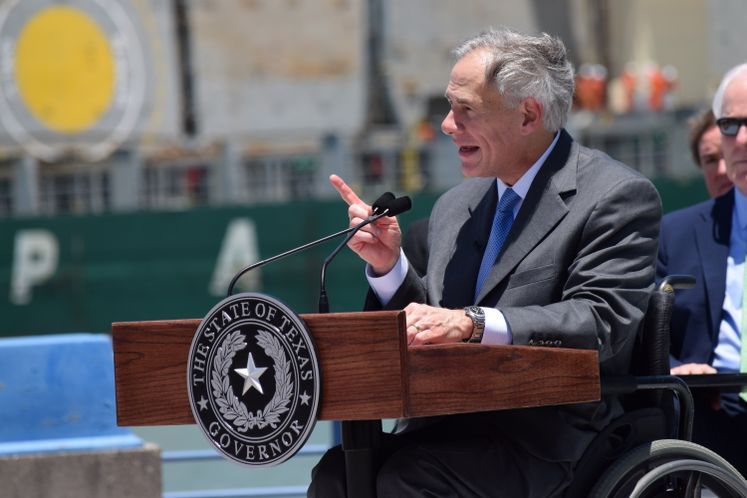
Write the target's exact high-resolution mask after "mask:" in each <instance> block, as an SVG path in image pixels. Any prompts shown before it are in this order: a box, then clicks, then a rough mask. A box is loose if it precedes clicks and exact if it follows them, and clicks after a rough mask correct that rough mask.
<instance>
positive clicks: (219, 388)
mask: <svg viewBox="0 0 747 498" xmlns="http://www.w3.org/2000/svg"><path fill="white" fill-rule="evenodd" d="M257 344H258V345H259V346H260V347H262V349H264V351H265V354H267V356H269V357H270V358H272V359H273V361H274V362H275V385H276V389H275V395H274V396H273V397H272V399H271V400H270V402H269V403H267V405H265V407H264V409H262V410H257V413H256V414H254V413H251V412H249V410H247V408H246V405H244V403H243V402H242V401H241V400H240V399H239V398H238V397H237V396H236V395H235V394H234V393H233V390H232V389H231V384H230V382H229V380H228V369H229V368H230V367H231V363H232V361H233V357H234V356H235V355H236V353H237V352H238V351H241V350H242V349H244V348H245V347H246V342H245V341H244V336H243V334H242V333H241V331H239V330H237V331H235V332H232V333H231V334H229V335H228V336H227V337H226V338H225V339H224V340H223V342H222V343H221V345H220V347H219V348H218V351H217V352H216V353H215V361H214V362H213V369H212V372H211V379H210V384H211V386H212V387H213V396H215V402H216V404H217V405H218V409H219V410H220V413H221V415H223V418H224V419H226V420H227V421H229V422H231V423H232V424H233V425H234V426H235V427H236V430H238V431H239V432H242V433H243V432H246V431H247V430H249V429H254V427H255V426H257V427H258V428H259V429H264V428H265V427H267V426H268V425H269V426H270V427H272V428H273V429H276V428H277V424H279V423H280V415H282V414H283V413H285V412H287V411H288V410H289V408H288V403H290V399H291V394H292V392H293V381H292V380H291V374H290V363H289V362H288V360H287V359H286V358H285V354H284V353H283V347H282V345H281V344H280V341H278V340H277V339H276V338H275V337H273V335H272V334H270V333H269V332H267V331H265V330H260V331H259V332H258V333H257Z"/></svg>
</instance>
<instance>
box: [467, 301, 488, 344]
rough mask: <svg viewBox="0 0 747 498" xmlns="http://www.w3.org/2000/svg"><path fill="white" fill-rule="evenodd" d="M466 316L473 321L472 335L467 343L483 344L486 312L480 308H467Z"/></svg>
mask: <svg viewBox="0 0 747 498" xmlns="http://www.w3.org/2000/svg"><path fill="white" fill-rule="evenodd" d="M464 314H465V315H467V316H468V317H469V318H470V320H472V335H471V336H470V338H469V339H467V342H481V341H482V334H483V332H485V312H484V311H483V309H482V308H481V307H479V306H467V307H466V308H464Z"/></svg>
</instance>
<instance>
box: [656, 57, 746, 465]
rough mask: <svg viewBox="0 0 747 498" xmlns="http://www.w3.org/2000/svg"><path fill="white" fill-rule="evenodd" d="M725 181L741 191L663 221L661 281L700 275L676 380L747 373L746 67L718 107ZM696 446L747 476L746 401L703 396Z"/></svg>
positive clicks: (679, 344) (681, 328)
mask: <svg viewBox="0 0 747 498" xmlns="http://www.w3.org/2000/svg"><path fill="white" fill-rule="evenodd" d="M713 113H714V116H715V117H716V125H717V126H718V129H719V131H720V133H721V149H722V152H723V156H724V160H725V162H726V174H727V176H728V177H729V179H730V180H731V181H732V182H733V183H734V186H735V187H736V188H733V189H731V190H729V191H728V192H727V193H725V194H723V195H721V196H719V197H717V198H715V199H711V200H709V201H706V202H703V203H701V204H697V205H695V206H691V207H689V208H685V209H682V210H679V211H675V212H673V213H670V214H668V215H667V216H665V217H664V219H663V220H662V225H661V235H660V238H659V257H658V264H657V276H658V277H659V278H661V277H663V276H665V275H667V274H683V273H684V274H690V275H694V276H695V278H696V280H697V283H696V286H695V288H694V289H691V290H685V291H681V292H678V294H677V297H676V299H675V304H674V311H673V314H672V323H671V325H672V344H671V364H672V365H671V366H672V373H673V374H675V375H688V374H709V373H717V372H722V373H734V372H740V371H741V372H745V371H747V350H745V351H744V352H743V351H742V349H743V344H744V345H745V347H747V341H743V340H742V337H743V335H745V334H747V309H746V308H747V306H745V304H747V299H745V298H747V295H745V292H744V287H745V285H744V283H745V277H746V276H747V275H746V274H745V270H747V264H745V253H746V252H747V64H742V65H739V66H736V67H735V68H733V69H732V70H730V71H729V72H728V73H726V75H725V76H724V78H723V80H722V81H721V84H720V85H719V88H718V90H717V91H716V95H715V96H714V99H713ZM695 394H696V414H695V426H694V431H693V440H694V441H695V442H697V443H700V444H703V445H704V446H707V447H709V448H711V449H713V450H715V451H716V452H717V453H719V454H720V455H721V456H723V457H725V458H726V459H727V460H729V461H730V462H731V463H732V464H733V465H734V466H735V467H737V469H738V470H739V471H740V472H741V473H742V474H743V475H745V474H746V473H747V451H744V441H746V440H747V393H743V394H742V395H740V394H739V393H721V394H719V393H718V392H716V393H707V392H703V391H700V392H698V391H696V393H695Z"/></svg>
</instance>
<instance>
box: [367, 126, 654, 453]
mask: <svg viewBox="0 0 747 498" xmlns="http://www.w3.org/2000/svg"><path fill="white" fill-rule="evenodd" d="M496 197H497V192H496V186H495V180H494V179H491V178H487V179H470V180H466V181H465V182H463V183H462V184H460V185H458V186H456V187H454V188H453V189H451V190H449V191H448V192H446V193H445V194H444V195H443V196H442V197H441V198H440V199H439V200H438V201H437V202H436V204H435V206H434V208H433V211H432V212H431V218H430V225H429V232H430V237H429V259H428V273H427V275H426V276H425V277H424V278H419V277H418V276H417V275H416V274H415V272H414V271H412V270H411V271H410V272H409V274H408V275H407V277H406V278H405V281H404V283H403V284H402V285H401V286H400V288H399V289H398V290H397V292H396V293H395V295H394V297H393V298H392V300H391V301H390V302H389V303H387V306H386V308H387V309H401V308H403V307H404V306H406V305H407V304H408V303H410V302H421V303H428V304H431V305H434V306H441V307H446V308H460V307H463V306H467V305H470V304H473V295H474V286H475V280H476V278H477V272H478V269H479V266H480V261H481V258H482V254H483V250H484V248H485V244H486V242H487V238H488V235H489V232H490V224H491V223H492V218H493V214H494V212H495V206H496ZM660 219H661V202H660V199H659V195H658V193H657V191H656V189H655V188H654V186H653V185H652V184H651V182H650V181H649V180H647V179H646V178H644V177H642V176H641V175H639V174H638V173H636V172H634V171H632V170H631V169H629V168H628V167H626V166H624V165H623V164H621V163H618V162H616V161H614V160H612V159H611V158H610V157H608V156H606V155H605V154H603V153H601V152H599V151H594V150H590V149H587V148H585V147H582V146H580V145H578V144H576V143H575V142H573V140H572V139H571V137H570V136H569V135H568V134H567V133H566V132H565V131H562V132H561V137H560V139H559V141H558V143H557V144H556V146H555V148H554V149H553V151H552V153H551V154H550V156H549V157H548V159H547V161H546V162H545V164H544V165H543V166H542V168H541V169H540V171H539V173H538V174H537V176H536V178H535V180H534V182H533V183H532V186H531V188H530V189H529V192H528V194H527V197H526V198H525V199H524V202H523V203H522V206H521V209H520V210H519V212H518V214H517V216H516V219H515V221H514V224H513V226H512V228H511V232H510V233H509V236H508V238H507V240H506V242H505V244H504V246H503V249H502V252H501V254H500V255H499V257H498V262H497V264H496V265H495V266H494V267H493V270H492V271H491V273H490V274H489V276H488V277H487V279H486V281H485V284H484V285H483V289H482V291H481V293H480V295H479V296H478V300H477V304H478V305H480V306H488V307H495V308H498V309H499V310H500V311H502V312H503V314H504V316H505V317H506V321H507V322H508V324H509V327H510V329H511V333H512V335H513V344H517V345H518V344H520V345H536V346H562V347H571V348H586V349H592V348H594V349H598V350H599V354H600V360H601V371H602V373H625V372H627V369H628V366H629V363H630V355H631V350H632V347H633V342H634V337H635V335H636V334H637V332H638V330H639V327H640V325H641V323H642V318H643V316H644V314H645V312H646V308H647V305H648V299H649V295H650V293H651V290H652V288H653V282H654V262H655V257H656V250H657V237H658V233H659V222H660ZM367 307H368V308H369V309H376V308H380V307H381V305H380V304H379V303H378V300H377V299H376V298H375V296H374V295H373V292H369V296H368V298H367ZM621 412H622V408H621V406H620V404H619V402H618V400H616V399H611V398H610V399H605V400H603V401H601V402H599V403H587V404H577V405H569V406H551V407H542V408H533V409H523V410H506V411H500V412H490V413H488V414H471V415H466V416H455V417H446V418H447V419H449V421H448V422H447V423H446V425H445V426H444V431H458V430H460V429H459V428H460V427H471V428H474V427H483V428H484V429H485V430H484V432H486V433H491V432H492V433H495V434H496V435H498V436H500V437H504V438H508V439H510V440H512V441H514V442H515V443H516V444H519V445H521V446H523V447H524V448H525V449H526V450H527V452H528V453H529V454H531V455H534V456H536V457H539V458H543V459H546V460H553V461H576V460H578V459H579V458H580V457H581V455H582V453H583V451H584V449H585V448H586V447H587V445H588V443H590V442H591V439H592V438H593V437H594V435H595V434H596V432H598V431H599V430H601V429H602V428H603V427H604V426H605V425H607V424H608V423H609V422H610V421H611V420H612V418H614V417H615V416H617V415H619V414H620V413H621ZM442 423H443V422H442ZM471 430H474V429H471Z"/></svg>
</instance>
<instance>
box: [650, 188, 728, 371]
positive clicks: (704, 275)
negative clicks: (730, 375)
mask: <svg viewBox="0 0 747 498" xmlns="http://www.w3.org/2000/svg"><path fill="white" fill-rule="evenodd" d="M733 210H734V191H733V190H730V191H729V192H727V193H726V194H724V195H722V196H721V197H718V198H717V199H711V200H708V201H706V202H702V203H700V204H696V205H695V206H690V207H687V208H685V209H681V210H679V211H674V212H672V213H669V214H668V215H666V216H665V217H664V219H663V220H662V225H661V236H660V239H659V257H658V260H657V265H656V275H657V277H658V278H663V277H665V276H666V275H675V274H687V275H692V276H694V277H695V288H693V289H685V290H679V291H677V296H676V299H675V300H674V309H673V311H672V322H671V338H672V344H671V348H670V352H671V356H672V359H673V363H674V364H680V363H710V362H711V360H712V359H713V351H714V350H715V349H716V345H717V343H718V332H719V324H720V321H721V309H722V307H723V304H724V294H725V292H726V290H725V287H726V260H727V257H728V256H729V239H730V237H731V217H732V211H733Z"/></svg>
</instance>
